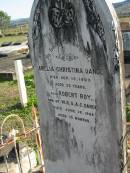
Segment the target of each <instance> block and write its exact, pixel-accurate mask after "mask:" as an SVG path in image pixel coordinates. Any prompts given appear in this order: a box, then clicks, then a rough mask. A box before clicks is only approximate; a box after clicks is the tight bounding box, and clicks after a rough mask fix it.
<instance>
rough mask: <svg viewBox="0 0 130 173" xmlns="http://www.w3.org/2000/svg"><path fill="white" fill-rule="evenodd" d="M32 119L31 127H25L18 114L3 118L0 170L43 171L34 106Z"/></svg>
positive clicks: (18, 171) (7, 171) (16, 171)
mask: <svg viewBox="0 0 130 173" xmlns="http://www.w3.org/2000/svg"><path fill="white" fill-rule="evenodd" d="M32 119H33V127H32V128H31V129H25V126H24V122H23V120H22V119H21V118H20V117H19V116H18V115H9V116H7V117H6V118H5V119H4V121H3V123H2V125H1V127H0V172H4V173H13V171H14V173H26V172H27V173H28V172H29V173H33V172H35V171H36V170H38V172H39V173H45V167H44V158H43V151H42V141H41V137H40V127H39V123H38V119H37V113H36V109H35V108H34V107H33V108H32ZM14 120H15V123H14V122H13V121H14ZM8 122H9V123H8ZM7 124H8V125H7ZM11 153H12V155H13V161H12V159H11V158H10V155H11ZM12 163H13V165H15V166H13V165H12Z"/></svg>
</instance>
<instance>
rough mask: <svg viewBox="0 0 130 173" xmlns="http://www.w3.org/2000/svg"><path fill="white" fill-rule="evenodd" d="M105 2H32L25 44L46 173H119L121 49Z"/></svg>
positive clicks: (79, 0)
mask: <svg viewBox="0 0 130 173" xmlns="http://www.w3.org/2000/svg"><path fill="white" fill-rule="evenodd" d="M108 1H109V0H108ZM108 1H105V0H35V1H34V4H33V8H32V13H31V19H30V36H29V37H30V39H29V41H30V50H31V57H32V62H33V68H34V74H35V83H36V91H37V96H38V106H39V111H40V122H41V133H42V140H43V149H44V157H45V169H46V173H119V172H121V171H122V167H121V165H122V157H121V156H120V155H121V152H122V144H121V142H120V141H121V138H122V131H123V130H122V129H123V128H122V115H123V99H124V95H123V93H124V92H123V91H124V90H123V82H122V79H123V75H122V74H123V73H122V71H123V70H122V66H121V62H122V46H121V44H122V43H121V41H120V40H121V38H120V37H121V34H120V31H119V28H118V27H119V26H118V22H117V19H116V15H115V12H114V10H113V7H112V5H111V4H110V2H108ZM120 60H121V61H120ZM121 98H122V99H121ZM124 129H125V127H124Z"/></svg>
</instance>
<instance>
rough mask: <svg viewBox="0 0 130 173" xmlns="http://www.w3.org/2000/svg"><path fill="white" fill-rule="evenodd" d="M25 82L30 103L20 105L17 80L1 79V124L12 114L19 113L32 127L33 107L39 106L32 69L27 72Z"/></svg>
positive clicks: (26, 123) (26, 124)
mask: <svg viewBox="0 0 130 173" xmlns="http://www.w3.org/2000/svg"><path fill="white" fill-rule="evenodd" d="M25 82H26V88H27V95H28V105H27V107H25V108H23V107H21V105H20V100H19V93H18V87H17V81H4V80H2V79H0V124H1V123H2V121H3V119H4V118H5V117H6V116H7V115H10V114H17V115H19V116H20V117H21V118H22V119H23V120H24V122H25V126H26V127H28V128H29V127H32V116H31V109H32V105H35V106H37V102H36V94H35V85H34V79H33V75H32V72H31V71H28V72H26V73H25Z"/></svg>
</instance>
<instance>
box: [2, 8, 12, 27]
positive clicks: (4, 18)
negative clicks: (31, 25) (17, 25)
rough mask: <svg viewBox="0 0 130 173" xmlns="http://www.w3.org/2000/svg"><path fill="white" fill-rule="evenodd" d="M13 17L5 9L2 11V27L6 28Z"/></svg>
mask: <svg viewBox="0 0 130 173" xmlns="http://www.w3.org/2000/svg"><path fill="white" fill-rule="evenodd" d="M10 20H11V17H10V16H8V14H7V13H6V12H4V11H0V29H4V28H6V27H7V26H8V25H9V24H10Z"/></svg>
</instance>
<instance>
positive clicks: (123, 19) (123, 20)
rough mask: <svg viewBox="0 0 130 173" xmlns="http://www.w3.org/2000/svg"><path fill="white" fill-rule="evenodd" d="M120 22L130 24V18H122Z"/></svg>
mask: <svg viewBox="0 0 130 173" xmlns="http://www.w3.org/2000/svg"><path fill="white" fill-rule="evenodd" d="M119 20H120V22H130V17H120V18H119Z"/></svg>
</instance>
